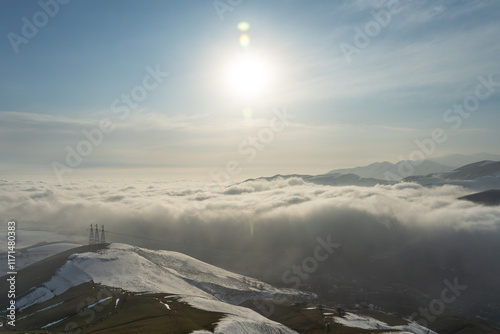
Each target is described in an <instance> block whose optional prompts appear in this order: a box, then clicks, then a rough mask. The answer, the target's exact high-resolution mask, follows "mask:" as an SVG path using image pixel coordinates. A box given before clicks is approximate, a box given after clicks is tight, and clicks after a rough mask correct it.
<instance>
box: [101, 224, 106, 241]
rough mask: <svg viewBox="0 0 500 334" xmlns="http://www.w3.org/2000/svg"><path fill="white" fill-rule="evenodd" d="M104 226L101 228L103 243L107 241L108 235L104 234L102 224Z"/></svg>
mask: <svg viewBox="0 0 500 334" xmlns="http://www.w3.org/2000/svg"><path fill="white" fill-rule="evenodd" d="M101 227H102V230H101V243H103V244H104V243H106V235H104V225H102V226H101Z"/></svg>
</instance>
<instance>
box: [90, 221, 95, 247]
mask: <svg viewBox="0 0 500 334" xmlns="http://www.w3.org/2000/svg"><path fill="white" fill-rule="evenodd" d="M93 244H94V230H93V229H92V224H90V235H89V245H93Z"/></svg>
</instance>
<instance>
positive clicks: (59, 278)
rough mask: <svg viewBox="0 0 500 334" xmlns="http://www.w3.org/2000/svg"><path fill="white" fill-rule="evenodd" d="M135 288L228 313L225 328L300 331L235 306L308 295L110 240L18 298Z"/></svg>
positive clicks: (25, 302)
mask: <svg viewBox="0 0 500 334" xmlns="http://www.w3.org/2000/svg"><path fill="white" fill-rule="evenodd" d="M91 281H93V282H95V283H100V284H102V285H105V286H109V287H116V288H121V289H124V290H127V291H131V292H162V293H172V294H176V295H181V296H183V301H184V302H187V303H189V304H190V305H192V306H193V307H196V308H199V309H203V310H207V311H216V312H222V313H225V314H227V315H228V316H227V317H226V318H225V319H224V320H223V321H222V322H221V323H220V324H219V326H221V328H224V330H221V332H224V333H226V332H231V333H239V332H241V331H243V329H242V328H245V329H254V330H253V331H252V332H260V333H279V331H278V330H281V333H295V332H294V331H292V330H290V329H288V328H286V327H285V326H283V325H280V324H278V323H275V322H273V321H271V320H269V319H267V318H265V317H263V316H261V315H259V314H258V313H256V312H254V311H251V310H249V309H247V308H243V307H239V306H236V305H237V304H240V303H241V302H243V301H245V300H248V299H253V298H272V299H287V298H291V299H293V298H307V297H311V296H310V295H307V294H304V293H302V292H299V291H296V290H291V289H277V288H274V287H272V286H271V285H268V284H266V283H263V282H260V281H258V280H256V279H253V278H250V277H246V276H242V275H239V274H235V273H232V272H229V271H226V270H223V269H220V268H218V267H215V266H212V265H209V264H207V263H204V262H201V261H198V260H196V259H194V258H192V257H189V256H187V255H184V254H181V253H177V252H171V251H154V250H148V249H143V248H138V247H133V246H129V245H125V244H111V245H110V246H109V248H108V249H104V250H101V251H98V252H86V253H81V254H74V255H72V256H71V257H70V259H69V260H68V261H67V262H66V264H64V265H63V266H62V267H61V268H60V269H59V270H58V271H57V272H56V273H55V275H54V276H53V277H52V278H51V279H50V280H49V281H47V282H46V283H45V284H43V286H41V287H38V288H37V289H35V290H34V291H31V292H30V293H29V294H27V295H26V296H24V297H23V298H22V299H20V300H19V302H18V303H17V306H18V307H19V308H20V310H21V311H22V310H24V309H26V308H28V307H30V306H32V305H34V304H37V303H41V302H44V301H47V300H49V299H51V298H53V297H55V296H57V295H60V294H62V293H64V292H65V291H67V290H69V289H70V288H72V287H75V286H78V285H80V284H82V283H86V282H91Z"/></svg>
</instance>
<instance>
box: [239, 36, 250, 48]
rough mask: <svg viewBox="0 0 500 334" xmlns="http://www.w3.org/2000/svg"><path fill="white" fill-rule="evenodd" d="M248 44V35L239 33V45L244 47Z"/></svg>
mask: <svg viewBox="0 0 500 334" xmlns="http://www.w3.org/2000/svg"><path fill="white" fill-rule="evenodd" d="M249 44H250V37H248V35H247V34H241V36H240V45H241V46H242V47H244V48H246V47H248V45H249Z"/></svg>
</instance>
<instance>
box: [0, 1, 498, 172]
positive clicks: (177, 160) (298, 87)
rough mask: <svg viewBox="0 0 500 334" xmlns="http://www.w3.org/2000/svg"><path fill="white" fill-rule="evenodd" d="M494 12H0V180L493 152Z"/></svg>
mask: <svg viewBox="0 0 500 334" xmlns="http://www.w3.org/2000/svg"><path fill="white" fill-rule="evenodd" d="M498 14H500V3H499V2H498V1H493V0H492V1H417V0H412V1H410V0H400V1H384V0H366V1H361V0H359V1H335V2H333V1H314V2H306V1H296V0H274V1H260V0H252V1H250V0H220V1H217V0H216V1H209V0H207V1H155V0H149V1H143V2H139V1H127V0H125V1H124V0H120V1H118V0H110V1H95V0H89V1H79V0H72V1H67V0H65V1H63V0H59V1H56V0H40V1H13V0H12V1H2V2H1V3H0V35H1V36H2V39H1V42H0V43H1V47H0V155H1V157H2V159H1V160H0V170H1V173H2V174H3V175H9V174H16V173H17V174H23V173H24V174H27V175H33V174H35V173H38V174H44V175H47V176H49V177H52V178H53V179H54V180H59V181H61V180H63V179H65V178H67V177H70V176H71V177H72V176H79V175H94V174H95V173H103V174H108V175H121V173H123V174H127V173H132V172H133V173H137V174H138V175H156V174H158V175H160V174H161V175H165V176H172V177H179V176H182V177H184V176H190V177H191V176H196V177H200V178H205V179H210V178H212V179H213V178H220V179H225V180H226V179H227V180H231V181H237V180H241V179H244V178H246V177H255V176H263V175H273V174H277V173H308V174H315V173H324V172H327V171H329V170H332V169H335V168H346V167H355V166H360V165H366V164H369V163H371V162H375V161H385V160H387V161H391V162H397V161H399V160H403V159H409V158H412V157H415V156H418V155H411V154H412V152H415V150H417V151H420V152H421V154H420V156H419V157H422V158H432V157H437V156H442V155H447V154H453V153H466V154H467V153H478V152H488V153H492V154H500V148H499V147H498V142H499V140H500V131H499V130H500V129H499V127H500V116H499V106H500V94H499V92H500V72H499V67H498V59H500V46H499V43H498V36H499V33H500V22H499V21H498ZM242 22H245V23H247V24H244V25H242V24H240V23H242ZM242 35H245V36H243V37H242ZM436 129H438V130H439V129H441V130H442V131H437V132H436ZM436 133H439V135H436ZM417 142H419V143H431V144H430V145H431V146H432V147H433V149H432V150H430V149H427V150H426V149H425V146H424V148H422V146H418V145H417ZM427 147H429V146H427Z"/></svg>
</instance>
